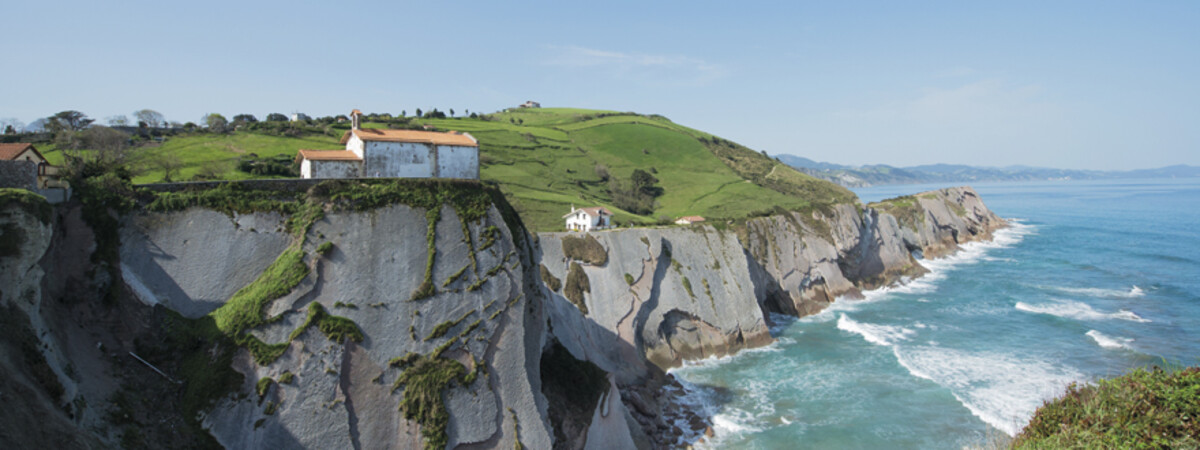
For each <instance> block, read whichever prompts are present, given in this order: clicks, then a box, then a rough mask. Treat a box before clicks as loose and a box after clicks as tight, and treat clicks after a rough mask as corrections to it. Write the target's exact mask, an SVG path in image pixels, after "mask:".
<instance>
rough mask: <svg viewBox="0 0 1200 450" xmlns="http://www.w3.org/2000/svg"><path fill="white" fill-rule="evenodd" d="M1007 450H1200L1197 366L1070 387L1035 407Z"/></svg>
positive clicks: (1141, 371) (1144, 371)
mask: <svg viewBox="0 0 1200 450" xmlns="http://www.w3.org/2000/svg"><path fill="white" fill-rule="evenodd" d="M1013 448H1022V449H1024V448H1031V449H1036V448H1200V367H1190V368H1187V369H1182V370H1177V371H1166V370H1163V369H1160V368H1157V367H1155V368H1153V369H1150V370H1147V369H1136V370H1134V371H1132V372H1130V373H1128V374H1125V375H1122V376H1119V377H1116V378H1113V379H1109V380H1100V381H1098V382H1097V383H1096V385H1094V386H1092V385H1088V386H1079V385H1075V384H1072V385H1071V386H1070V387H1068V388H1067V392H1066V393H1065V394H1063V396H1062V397H1061V398H1058V399H1056V400H1052V401H1049V402H1046V404H1045V405H1043V406H1042V407H1041V408H1038V410H1037V412H1036V413H1035V414H1034V416H1033V419H1031V420H1030V421H1029V425H1026V426H1025V429H1024V430H1022V431H1021V434H1019V435H1018V436H1017V439H1016V440H1015V441H1014V442H1013Z"/></svg>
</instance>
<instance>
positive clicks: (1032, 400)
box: [893, 346, 1084, 436]
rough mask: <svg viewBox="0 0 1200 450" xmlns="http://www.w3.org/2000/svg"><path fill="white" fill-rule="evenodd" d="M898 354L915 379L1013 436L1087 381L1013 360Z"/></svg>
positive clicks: (916, 350)
mask: <svg viewBox="0 0 1200 450" xmlns="http://www.w3.org/2000/svg"><path fill="white" fill-rule="evenodd" d="M893 352H894V353H895V354H896V359H897V361H899V362H900V365H902V366H904V368H905V369H908V372H909V373H911V374H912V375H913V376H916V377H920V378H924V379H926V380H930V381H933V382H934V383H937V384H938V385H940V386H942V387H945V388H947V389H949V390H950V393H951V394H953V395H954V398H956V399H958V402H959V403H961V404H962V405H963V406H965V407H967V409H968V410H970V411H971V414H974V415H975V416H976V417H979V418H980V419H982V420H983V421H984V422H987V423H988V424H989V425H991V426H993V427H996V428H997V429H1000V430H1002V431H1004V432H1005V433H1008V434H1009V435H1012V436H1015V435H1016V434H1017V433H1018V432H1020V431H1021V428H1022V427H1023V426H1024V424H1025V423H1027V422H1028V421H1029V418H1030V417H1032V416H1033V412H1034V411H1035V410H1037V408H1038V407H1039V406H1041V405H1042V402H1043V401H1045V400H1047V399H1050V398H1054V397H1056V396H1058V395H1060V394H1061V393H1062V392H1063V391H1064V390H1065V388H1066V386H1067V384H1068V383H1071V382H1072V381H1079V380H1082V379H1083V377H1084V376H1083V374H1081V373H1079V372H1077V371H1075V370H1074V369H1073V368H1070V367H1065V366H1054V365H1052V364H1050V363H1048V362H1045V361H1039V360H1028V359H1023V358H1016V357H1012V356H1008V355H1000V354H988V353H983V354H974V353H968V352H965V351H961V350H954V349H947V348H942V347H929V346H918V347H911V348H910V347H901V346H896V347H893Z"/></svg>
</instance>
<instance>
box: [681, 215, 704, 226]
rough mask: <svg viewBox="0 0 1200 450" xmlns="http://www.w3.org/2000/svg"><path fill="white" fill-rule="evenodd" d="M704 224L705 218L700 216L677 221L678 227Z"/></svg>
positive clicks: (684, 217)
mask: <svg viewBox="0 0 1200 450" xmlns="http://www.w3.org/2000/svg"><path fill="white" fill-rule="evenodd" d="M700 222H704V218H703V217H700V216H683V217H680V218H678V219H675V224H676V225H691V224H693V223H700Z"/></svg>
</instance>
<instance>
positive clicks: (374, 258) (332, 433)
mask: <svg viewBox="0 0 1200 450" xmlns="http://www.w3.org/2000/svg"><path fill="white" fill-rule="evenodd" d="M289 186H291V185H290V184H289ZM295 186H300V187H301V188H295V189H293V188H287V189H279V188H278V187H275V188H262V187H255V185H253V183H241V184H227V185H221V186H215V187H214V186H206V187H204V188H202V189H182V190H180V189H174V188H172V189H164V191H162V192H143V193H142V194H141V195H142V198H141V199H140V201H141V204H140V206H139V207H138V208H136V209H135V210H134V211H133V212H131V213H128V214H125V215H123V216H121V220H120V222H119V232H118V233H117V235H118V236H117V237H118V238H119V247H118V250H119V251H117V252H115V255H113V258H114V260H112V261H104V260H103V258H104V256H103V255H102V254H101V253H100V252H98V251H95V250H96V249H99V248H102V247H104V246H103V245H99V244H100V242H96V241H97V240H98V239H99V238H97V237H96V235H94V234H92V233H91V231H90V228H89V227H88V226H87V225H86V224H85V221H83V220H82V218H81V214H82V213H81V211H80V209H81V208H80V207H79V206H78V205H67V206H64V207H61V208H59V209H58V210H56V211H51V210H50V208H49V206H48V205H45V203H44V202H39V201H38V199H37V198H33V197H25V196H21V197H2V198H0V199H3V200H5V201H4V202H0V277H4V278H3V279H0V281H3V283H2V284H0V286H3V287H0V296H2V298H3V304H4V305H5V307H6V308H9V310H10V311H11V312H10V314H7V315H6V319H5V320H7V321H9V322H12V323H13V324H15V325H13V326H8V325H9V322H5V325H6V327H5V333H6V334H5V340H4V341H3V344H4V347H3V348H4V349H5V351H6V352H7V353H4V354H2V355H0V356H3V357H2V358H0V361H2V362H3V364H0V370H3V371H4V375H6V376H7V377H6V378H5V379H6V380H10V381H8V382H7V384H3V385H0V389H3V391H0V393H3V394H4V396H5V397H4V398H5V399H6V400H11V401H12V402H13V403H12V404H13V405H14V408H10V409H9V410H10V412H9V413H5V414H8V416H12V417H11V419H12V420H11V421H8V422H6V421H5V420H2V419H4V418H0V423H12V424H14V425H11V426H10V425H5V426H2V427H0V441H2V442H6V443H13V444H18V445H25V444H32V443H37V442H58V443H60V444H61V445H59V447H63V448H96V447H103V446H110V445H118V444H120V445H126V446H146V445H149V446H155V445H166V444H168V443H173V444H178V443H181V442H185V443H192V444H195V445H200V446H205V445H211V446H218V445H219V446H225V447H229V448H244V447H263V446H271V447H280V448H331V447H332V448H418V447H425V448H443V447H449V448H454V447H461V448H495V447H501V446H504V447H508V446H514V445H517V444H518V443H519V444H520V445H523V446H527V447H530V448H550V447H554V448H572V449H576V448H612V447H629V446H631V445H632V446H636V447H639V448H651V447H666V446H673V445H679V444H684V443H688V442H694V441H695V440H697V439H699V438H700V435H701V433H703V431H704V429H705V428H706V426H707V425H709V424H708V422H707V419H705V418H704V417H701V416H698V415H697V414H696V412H694V411H689V410H687V408H685V407H683V406H681V405H680V404H679V402H678V399H677V398H675V397H674V396H673V395H672V394H670V392H678V386H677V383H675V382H674V380H673V379H672V378H671V377H670V376H668V375H666V374H665V373H664V370H665V369H667V368H670V367H675V366H678V365H680V364H682V363H683V362H684V361H687V360H694V359H700V358H708V357H714V356H722V355H727V354H731V353H734V352H736V351H738V350H740V349H743V348H750V347H756V346H762V345H766V344H769V343H770V342H772V338H771V336H770V333H769V328H768V325H769V317H768V316H767V312H780V313H788V314H795V315H805V314H812V313H815V312H817V311H819V310H820V309H822V308H824V307H825V306H827V305H828V304H829V303H830V302H832V301H835V299H838V298H851V297H854V296H855V295H856V294H857V293H858V292H860V290H862V289H870V288H874V287H877V286H881V285H885V284H888V283H892V282H895V281H897V280H900V279H902V278H903V277H909V276H917V275H919V274H920V273H921V271H922V269H921V266H920V265H919V264H918V263H917V258H922V257H933V256H936V255H943V254H946V253H948V252H952V251H953V250H954V249H955V248H956V247H957V246H958V245H959V244H962V243H965V242H969V241H972V240H979V239H986V238H988V237H989V236H990V233H991V232H992V230H994V229H996V228H997V227H1000V226H1003V221H1001V220H1000V219H998V218H997V217H996V216H995V215H993V214H992V213H991V212H990V211H988V210H987V208H986V207H985V206H984V205H983V203H982V202H981V201H980V200H979V197H978V195H977V194H976V193H975V192H974V191H973V190H971V189H970V188H956V189H947V190H941V191H934V192H928V193H923V194H918V195H916V196H910V197H902V198H898V199H892V200H889V201H885V202H880V203H877V204H872V205H868V206H866V207H864V206H862V205H851V204H839V205H835V206H833V207H829V208H823V209H818V210H815V211H814V212H812V213H784V214H776V215H773V216H766V217H758V218H752V219H748V220H743V221H737V222H733V223H718V224H715V226H693V227H669V228H638V229H627V230H613V231H605V232H598V233H542V234H540V235H537V236H536V237H535V236H531V235H529V234H528V233H527V232H526V231H525V230H524V227H523V225H522V224H521V220H520V218H519V217H517V216H516V214H515V213H514V212H513V211H512V209H511V207H510V206H509V205H508V204H507V202H506V201H505V200H504V198H503V196H501V195H500V194H499V192H498V191H497V190H495V188H493V187H490V186H487V185H482V184H479V183H457V182H437V181H433V182H413V181H373V182H326V183H307V184H298V183H297V184H295ZM167 191H172V192H167ZM110 214H115V211H110ZM112 217H116V215H113V216H112ZM14 230H15V231H14ZM97 258H100V259H101V260H99V261H98V260H97ZM89 260H90V261H91V262H90V263H88V262H86V261H89ZM102 264H112V265H113V267H116V268H117V269H118V270H116V271H114V272H115V274H112V275H110V274H109V273H108V272H107V271H103V270H95V269H96V268H97V267H99V266H100V265H102ZM114 277H115V278H116V279H112V278H114ZM113 282H116V283H115V284H111V286H113V287H114V289H109V288H108V287H107V286H109V285H110V283H113ZM104 292H114V294H112V295H104V294H103V293H104ZM839 301H840V300H839ZM17 355H24V356H21V357H18V356H17ZM135 358H136V359H135ZM12 411H27V412H30V413H28V414H25V413H22V414H25V415H24V416H22V417H26V418H25V419H21V418H19V417H17V416H18V415H19V414H17V413H14V412H12ZM31 418H32V419H31ZM21 424H24V425H21ZM48 439H49V440H48Z"/></svg>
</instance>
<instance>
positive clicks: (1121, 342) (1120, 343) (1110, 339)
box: [1087, 330, 1133, 350]
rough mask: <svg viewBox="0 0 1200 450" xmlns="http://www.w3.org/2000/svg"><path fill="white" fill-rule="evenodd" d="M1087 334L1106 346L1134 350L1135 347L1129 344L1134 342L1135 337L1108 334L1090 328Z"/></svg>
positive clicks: (1100, 344)
mask: <svg viewBox="0 0 1200 450" xmlns="http://www.w3.org/2000/svg"><path fill="white" fill-rule="evenodd" d="M1087 335H1088V337H1090V338H1092V340H1093V341H1096V344H1097V345H1099V346H1101V347H1104V348H1114V349H1116V348H1123V349H1126V350H1133V347H1130V346H1129V344H1132V343H1133V338H1123V337H1115V336H1108V335H1105V334H1104V333H1101V332H1099V331H1096V330H1088V332H1087Z"/></svg>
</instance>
